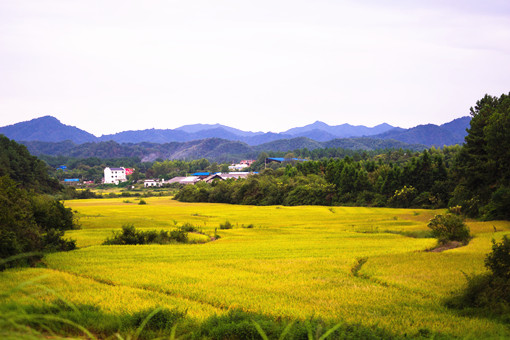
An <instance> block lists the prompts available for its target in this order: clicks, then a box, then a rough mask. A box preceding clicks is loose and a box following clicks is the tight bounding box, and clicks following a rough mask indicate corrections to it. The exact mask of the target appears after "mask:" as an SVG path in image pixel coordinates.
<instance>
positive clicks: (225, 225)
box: [220, 220, 234, 229]
mask: <svg viewBox="0 0 510 340" xmlns="http://www.w3.org/2000/svg"><path fill="white" fill-rule="evenodd" d="M233 227H234V225H233V224H232V223H230V221H228V220H227V221H225V223H220V229H232V228H233Z"/></svg>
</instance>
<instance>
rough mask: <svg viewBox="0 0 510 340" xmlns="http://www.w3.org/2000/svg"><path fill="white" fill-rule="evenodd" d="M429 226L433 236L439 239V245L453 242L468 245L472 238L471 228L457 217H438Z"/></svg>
mask: <svg viewBox="0 0 510 340" xmlns="http://www.w3.org/2000/svg"><path fill="white" fill-rule="evenodd" d="M427 226H428V227H429V228H430V229H432V235H433V236H434V237H435V238H437V239H438V242H439V244H446V243H448V242H451V241H457V242H461V243H463V244H467V243H468V242H469V240H471V238H472V237H471V234H470V232H469V227H468V226H467V225H466V224H465V223H464V221H463V219H462V217H460V216H457V215H453V214H445V215H436V216H434V218H432V219H431V220H430V221H429V223H428V225H427Z"/></svg>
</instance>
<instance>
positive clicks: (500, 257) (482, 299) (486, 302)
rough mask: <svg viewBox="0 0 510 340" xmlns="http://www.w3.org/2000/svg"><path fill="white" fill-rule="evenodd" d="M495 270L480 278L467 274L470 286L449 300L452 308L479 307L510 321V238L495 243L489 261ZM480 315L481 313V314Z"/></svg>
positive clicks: (487, 265)
mask: <svg viewBox="0 0 510 340" xmlns="http://www.w3.org/2000/svg"><path fill="white" fill-rule="evenodd" d="M485 266H486V267H487V268H488V269H489V270H490V271H491V272H490V273H484V274H480V275H472V276H469V275H466V274H465V275H466V279H467V284H466V287H465V288H464V289H462V290H460V291H459V292H458V293H457V294H455V295H453V296H452V297H450V298H449V299H448V300H446V304H447V306H448V307H452V308H460V309H464V308H479V309H483V310H485V312H486V313H487V314H488V315H501V316H502V317H503V321H504V322H507V323H508V322H510V272H509V268H510V239H508V237H507V236H505V237H504V238H503V240H502V242H501V243H496V242H494V241H493V245H492V252H491V253H489V254H487V257H486V258H485ZM477 314H479V312H477Z"/></svg>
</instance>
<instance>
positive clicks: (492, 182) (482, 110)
mask: <svg viewBox="0 0 510 340" xmlns="http://www.w3.org/2000/svg"><path fill="white" fill-rule="evenodd" d="M470 111H471V116H472V119H471V123H470V128H469V129H468V130H467V131H468V135H467V136H466V138H465V144H464V147H463V148H462V150H461V152H460V153H459V156H458V157H457V160H456V165H455V167H456V171H457V174H458V182H459V185H458V186H457V188H456V189H455V192H454V195H453V197H452V200H451V202H450V204H451V205H461V206H462V207H463V212H464V213H466V214H467V215H469V216H473V217H479V216H482V215H484V214H485V217H486V218H493V217H494V216H500V217H503V218H510V209H508V208H509V205H508V204H507V205H504V204H503V206H501V204H496V205H493V206H491V204H490V203H491V202H493V201H494V199H497V197H494V194H496V192H497V191H498V189H500V188H509V187H510V94H508V95H505V94H502V95H501V96H500V97H499V98H498V97H492V96H489V95H485V97H483V98H482V99H481V100H479V101H477V103H476V105H475V107H474V108H471V110H470ZM498 195H499V197H501V192H500V193H499V194H498ZM505 211H506V212H505Z"/></svg>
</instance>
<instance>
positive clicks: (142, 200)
mask: <svg viewBox="0 0 510 340" xmlns="http://www.w3.org/2000/svg"><path fill="white" fill-rule="evenodd" d="M138 204H140V205H143V204H147V202H145V200H144V199H143V198H141V199H140V202H138Z"/></svg>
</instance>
